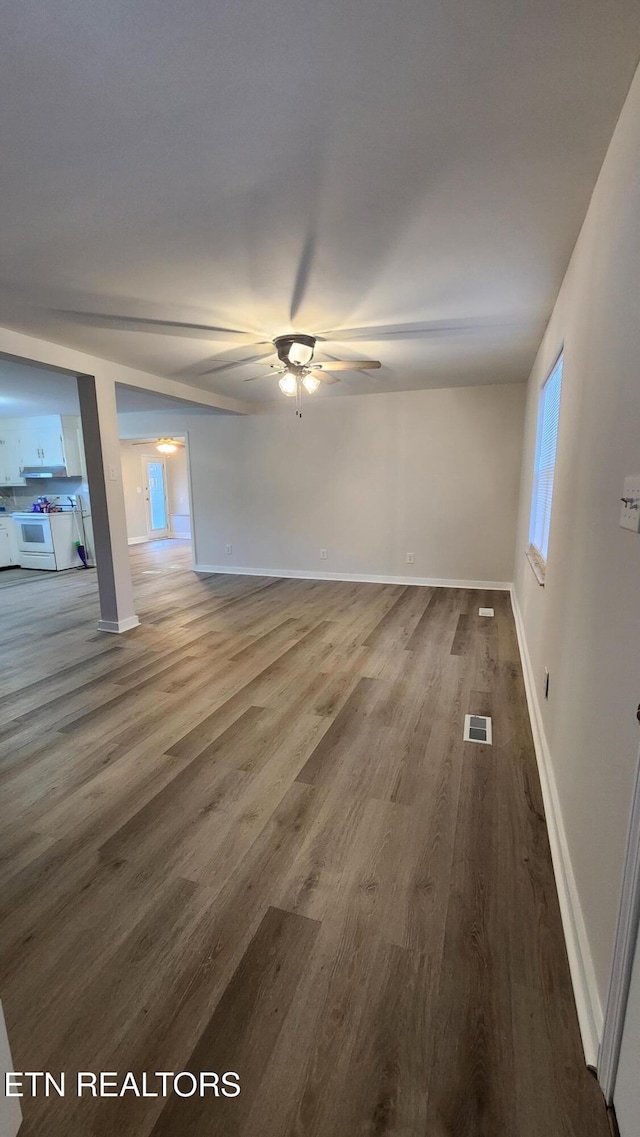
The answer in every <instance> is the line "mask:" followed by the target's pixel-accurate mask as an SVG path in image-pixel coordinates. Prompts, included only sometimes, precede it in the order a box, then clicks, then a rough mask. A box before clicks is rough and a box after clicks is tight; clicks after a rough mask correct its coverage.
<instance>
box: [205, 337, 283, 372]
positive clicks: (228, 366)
mask: <svg viewBox="0 0 640 1137" xmlns="http://www.w3.org/2000/svg"><path fill="white" fill-rule="evenodd" d="M274 354H275V353H274V351H273V344H272V343H270V344H269V346H268V347H267V346H265V347H263V348H262V351H260V352H258V354H257V355H248V356H247V357H246V358H245V359H209V360H208V361H207V362H208V363H219V364H220V367H210V368H209V369H208V370H207V371H200V372H199V374H200V375H217V374H218V373H219V372H220V373H222V372H223V371H232V370H234V369H235V368H236V367H248V366H249V365H250V364H251V363H258V362H261V361H263V360H264V362H265V366H266V359H268V357H269V356H270V355H274ZM265 357H266V358H265ZM271 366H272V367H274V366H275V364H271Z"/></svg>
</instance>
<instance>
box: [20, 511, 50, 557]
mask: <svg viewBox="0 0 640 1137" xmlns="http://www.w3.org/2000/svg"><path fill="white" fill-rule="evenodd" d="M16 528H17V530H18V533H17V536H18V549H19V551H20V553H52V552H53V540H52V537H51V525H50V524H49V518H48V517H38V515H37V514H36V513H34V514H33V515H32V516H30V517H28V518H26V517H21V518H20V519H19V520H18V521H17V526H16Z"/></svg>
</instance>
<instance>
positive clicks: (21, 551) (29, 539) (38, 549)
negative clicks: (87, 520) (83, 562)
mask: <svg viewBox="0 0 640 1137" xmlns="http://www.w3.org/2000/svg"><path fill="white" fill-rule="evenodd" d="M13 520H14V523H15V527H16V539H17V544H18V556H19V561H20V567H21V568H34V569H49V570H51V571H52V572H56V571H60V570H61V569H68V568H76V567H79V565H80V558H79V557H78V550H77V549H76V546H75V541H76V540H78V539H79V538H78V536H77V534H76V526H77V522H76V520H75V518H74V513H73V512H71V511H69V512H67V513H14V514H13Z"/></svg>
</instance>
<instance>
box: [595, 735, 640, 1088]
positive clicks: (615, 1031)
mask: <svg viewBox="0 0 640 1137" xmlns="http://www.w3.org/2000/svg"><path fill="white" fill-rule="evenodd" d="M639 923H640V756H639V761H638V766H637V769H636V781H635V787H634V792H633V804H632V806H631V818H630V821H629V833H628V836H627V849H626V854H625V862H624V872H623V875H622V894H621V897H620V908H619V910H618V923H617V927H616V938H615V944H614V949H613V964H612V967H611V979H610V981H609V993H608V996H607V1007H606V1011H605V1016H604V1029H603V1031H602V1042H601V1043H600V1052H599V1054H598V1081H599V1082H600V1085H601V1086H602V1092H603V1094H604V1096H605V1098H606V1100H607V1103H608V1104H609V1105H611V1102H612V1100H613V1091H614V1087H615V1082H616V1076H617V1073H618V1060H619V1058H620V1045H621V1043H622V1032H623V1029H624V1020H625V1014H626V1010H627V1000H628V998H629V986H630V983H631V971H632V968H633V961H634V957H635V952H636V944H637V942H638V925H639Z"/></svg>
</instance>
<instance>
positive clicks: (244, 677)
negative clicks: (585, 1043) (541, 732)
mask: <svg viewBox="0 0 640 1137" xmlns="http://www.w3.org/2000/svg"><path fill="white" fill-rule="evenodd" d="M131 558H132V565H133V572H134V582H135V588H136V595H137V603H138V611H139V614H140V616H141V619H142V621H143V622H142V625H141V627H140V628H137V629H135V630H134V631H133V632H131V633H128V634H126V635H124V636H120V637H111V636H108V635H104V634H99V633H97V632H96V630H95V628H96V622H97V597H96V583H95V575H94V574H93V573H92V572H77V573H73V574H64V577H59V576H52V577H51V578H50V579H47V580H42V579H41V578H40V579H38V580H34V581H33V582H27V583H24V584H22V585H21V586H20V587H18V586H17V585H16V586H15V587H12V588H11V589H7V590H6V591H4V592H3V593H2V595H1V597H0V652H1V654H2V659H3V663H4V666H3V668H2V677H1V687H0V708H1V725H0V786H1V795H2V798H1V800H2V811H3V825H2V836H1V838H0V848H1V849H2V854H3V857H2V870H1V877H0V879H1V880H2V903H1V906H0V920H1V924H0V931H1V952H0V997H1V998H2V1002H3V1005H4V1009H5V1014H6V1018H7V1025H8V1030H9V1037H10V1040H11V1044H12V1049H13V1057H14V1063H15V1067H16V1069H18V1070H23V1071H24V1070H50V1071H52V1072H54V1073H57V1072H59V1071H61V1070H63V1071H65V1072H66V1075H67V1084H68V1086H70V1087H71V1088H70V1089H69V1090H68V1093H67V1095H66V1096H65V1097H64V1098H58V1097H57V1096H53V1097H49V1098H45V1097H42V1096H38V1097H36V1098H30V1097H25V1098H23V1100H22V1106H23V1112H24V1124H23V1128H22V1131H21V1133H22V1137H108V1135H115V1134H118V1135H119V1137H174V1135H175V1137H217V1135H219V1137H257V1135H258V1134H259V1135H260V1137H418V1135H420V1137H425V1135H426V1137H607V1134H608V1124H607V1118H606V1111H605V1107H604V1102H603V1099H602V1097H601V1095H600V1091H599V1089H598V1087H597V1085H596V1082H595V1079H594V1078H593V1076H592V1075H591V1074H590V1073H589V1072H588V1071H587V1069H586V1068H585V1066H584V1062H583V1057H582V1052H581V1047H580V1041H579V1034H578V1025H577V1020H576V1014H575V1008H574V1004H573V998H572V992H571V986H570V980H569V972H568V966H567V959H566V953H565V948H564V942H563V937H562V929H561V924H560V916H559V911H558V903H557V898H556V892H555V886H554V880H553V873H552V868H551V860H550V853H549V846H548V840H547V833H546V827H545V821H544V814H543V806H542V799H541V794H540V787H539V783H538V777H537V772H536V766H535V759H534V754H533V749H532V742H531V735H530V731H529V725H528V718H527V711H526V705H525V699H524V691H523V685H522V674H521V668H520V662H519V658H518V650H517V644H516V639H515V633H514V625H513V619H512V616H511V611H510V605H509V598H508V596H507V595H506V594H505V593H499V592H479V591H465V590H461V589H446V588H442V589H429V588H412V587H403V586H395V585H375V584H354V583H340V582H328V581H312V580H273V579H264V578H263V579H261V578H257V577H233V576H223V575H218V576H210V577H198V576H195V575H194V574H193V573H192V572H191V570H190V567H189V566H190V550H189V549H188V548H187V547H185V546H184V545H183V544H182V543H180V542H171V541H170V542H158V543H156V544H155V545H149V546H138V547H136V548H134V549H133V550H132V553H131ZM480 606H489V607H493V608H495V618H493V619H491V618H483V617H480V616H478V608H479V607H480ZM468 712H469V713H477V714H491V715H492V716H493V720H494V721H493V734H494V744H493V746H490V747H489V746H484V745H478V744H474V743H464V742H463V741H462V731H463V718H464V715H465V713H468ZM78 1070H85V1071H101V1070H102V1071H118V1072H119V1074H120V1076H124V1074H125V1073H126V1072H127V1071H133V1072H134V1073H135V1074H136V1076H137V1077H138V1078H141V1073H142V1072H143V1071H147V1072H148V1073H149V1075H150V1076H152V1075H153V1073H154V1072H155V1071H174V1072H179V1071H191V1072H193V1073H195V1074H196V1075H199V1073H200V1071H202V1070H204V1071H213V1072H217V1073H219V1074H220V1075H221V1074H222V1073H224V1072H225V1071H237V1073H238V1074H239V1077H240V1086H241V1093H240V1095H239V1096H238V1097H235V1098H228V1099H227V1098H224V1097H222V1096H220V1097H214V1096H213V1095H212V1096H209V1097H205V1098H200V1097H191V1098H182V1097H180V1096H179V1095H176V1094H173V1095H170V1096H168V1097H166V1098H163V1097H162V1096H160V1097H146V1098H143V1097H136V1096H135V1095H134V1094H133V1093H132V1092H129V1093H127V1094H126V1095H125V1096H123V1097H114V1098H102V1099H93V1098H91V1097H88V1098H87V1097H82V1098H80V1099H78V1098H77V1097H76V1096H75V1086H74V1084H73V1083H74V1079H75V1074H76V1072H77V1071H78ZM155 1088H157V1087H155Z"/></svg>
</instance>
